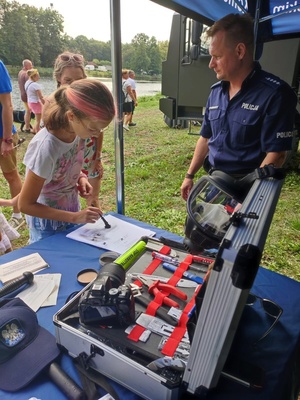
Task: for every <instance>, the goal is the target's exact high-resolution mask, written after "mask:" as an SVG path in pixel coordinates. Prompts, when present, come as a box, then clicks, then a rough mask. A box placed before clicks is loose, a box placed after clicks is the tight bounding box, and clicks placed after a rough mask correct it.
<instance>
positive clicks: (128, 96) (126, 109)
mask: <svg viewBox="0 0 300 400" xmlns="http://www.w3.org/2000/svg"><path fill="white" fill-rule="evenodd" d="M128 78H129V71H128V69H123V70H122V90H123V94H124V96H123V97H124V102H123V128H124V129H125V130H126V131H129V130H130V129H129V122H130V119H131V118H132V107H133V106H134V105H136V98H135V96H134V93H133V91H132V88H131V85H130V82H128Z"/></svg>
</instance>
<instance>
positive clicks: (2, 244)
mask: <svg viewBox="0 0 300 400" xmlns="http://www.w3.org/2000/svg"><path fill="white" fill-rule="evenodd" d="M17 202H18V196H16V197H14V198H13V199H8V200H6V199H0V206H1V207H13V206H15V205H16V204H17ZM24 222H25V221H24ZM19 237H20V234H19V233H18V232H17V231H16V229H14V228H13V227H12V226H11V225H10V224H9V223H8V222H7V220H6V218H5V216H4V214H3V213H2V211H0V255H2V254H5V253H9V252H10V251H12V245H11V240H15V239H18V238H19Z"/></svg>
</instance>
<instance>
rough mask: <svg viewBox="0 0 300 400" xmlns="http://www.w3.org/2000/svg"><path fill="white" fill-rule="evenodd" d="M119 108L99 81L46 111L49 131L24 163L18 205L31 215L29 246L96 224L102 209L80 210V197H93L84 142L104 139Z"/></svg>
mask: <svg viewBox="0 0 300 400" xmlns="http://www.w3.org/2000/svg"><path fill="white" fill-rule="evenodd" d="M114 115H115V105H114V101H113V97H112V95H111V93H110V91H109V89H108V88H107V87H106V86H105V85H104V84H102V83H101V82H100V81H99V80H96V79H82V80H78V81H74V82H73V83H72V84H71V85H70V86H62V87H60V88H59V89H57V90H56V92H54V94H53V95H52V96H51V102H50V103H49V104H48V106H47V107H46V109H45V110H44V114H43V119H44V128H42V129H41V130H40V132H39V134H38V135H36V136H34V138H33V139H32V140H31V141H30V143H29V145H28V148H27V152H26V154H25V157H24V164H25V165H26V177H25V181H24V184H23V188H22V191H21V193H20V197H19V205H20V208H21V210H22V212H24V213H25V214H26V220H27V223H28V226H29V229H30V243H33V242H35V241H37V240H40V239H42V238H44V237H47V236H50V235H53V234H55V233H56V232H58V231H62V230H65V229H68V228H70V227H72V226H74V224H81V223H87V222H95V221H97V220H98V218H99V217H100V215H101V214H102V213H101V210H100V209H99V208H98V207H93V206H89V207H87V208H86V209H83V210H80V202H79V196H78V192H79V193H80V195H81V196H82V197H84V198H88V197H89V196H91V195H92V186H91V185H90V184H89V182H88V179H87V177H86V175H85V174H84V173H82V172H81V167H82V162H83V156H84V144H85V139H87V138H89V137H92V136H96V137H97V136H99V135H100V134H101V133H102V131H103V129H104V128H106V126H107V125H108V124H109V123H110V122H111V121H112V119H113V118H114Z"/></svg>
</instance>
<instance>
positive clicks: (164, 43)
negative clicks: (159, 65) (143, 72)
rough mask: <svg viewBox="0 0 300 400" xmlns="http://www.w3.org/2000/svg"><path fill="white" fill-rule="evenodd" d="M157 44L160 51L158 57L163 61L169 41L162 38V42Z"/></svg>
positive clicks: (165, 57)
mask: <svg viewBox="0 0 300 400" xmlns="http://www.w3.org/2000/svg"><path fill="white" fill-rule="evenodd" d="M157 45H158V49H159V53H160V58H161V60H162V61H165V60H166V59H167V55H168V48H169V41H168V40H164V41H162V42H158V43H157Z"/></svg>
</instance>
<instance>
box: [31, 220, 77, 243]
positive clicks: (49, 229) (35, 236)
mask: <svg viewBox="0 0 300 400" xmlns="http://www.w3.org/2000/svg"><path fill="white" fill-rule="evenodd" d="M51 223H52V221H51V220H49V221H48V222H47V224H46V227H45V229H41V225H40V221H39V219H38V218H35V219H34V227H30V228H29V244H31V243H34V242H37V241H38V240H41V239H45V238H47V237H49V236H53V235H55V234H56V233H59V232H63V231H65V230H67V229H70V228H74V227H75V226H76V224H70V223H65V224H64V225H62V226H60V227H59V228H57V229H53V226H52V225H51Z"/></svg>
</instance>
